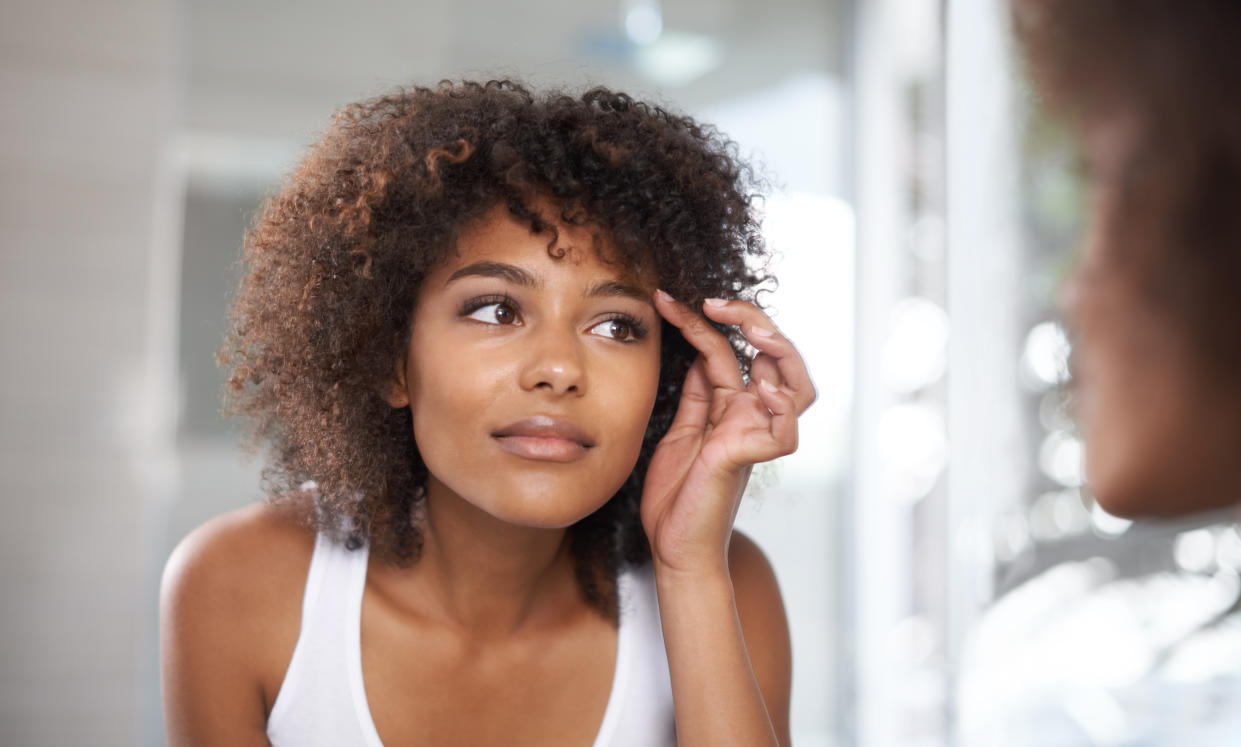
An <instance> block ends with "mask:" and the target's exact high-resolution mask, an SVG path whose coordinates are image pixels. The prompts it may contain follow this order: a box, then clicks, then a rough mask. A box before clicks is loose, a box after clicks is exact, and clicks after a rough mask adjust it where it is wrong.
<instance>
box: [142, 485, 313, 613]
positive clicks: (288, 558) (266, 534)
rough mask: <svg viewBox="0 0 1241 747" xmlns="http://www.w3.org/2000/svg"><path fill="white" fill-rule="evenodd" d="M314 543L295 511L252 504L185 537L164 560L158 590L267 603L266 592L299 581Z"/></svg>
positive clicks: (216, 519) (225, 515) (304, 573)
mask: <svg viewBox="0 0 1241 747" xmlns="http://www.w3.org/2000/svg"><path fill="white" fill-rule="evenodd" d="M314 544H315V533H314V529H313V528H312V527H311V526H310V525H309V523H308V522H306V521H305V520H304V519H302V517H301V516H300V514H299V512H298V511H297V509H296V508H295V507H293V506H289V505H283V504H273V503H258V504H253V505H250V506H246V507H244V508H239V509H237V510H235V511H230V512H229V513H226V514H222V515H220V516H217V517H215V518H213V519H211V520H210V521H208V522H206V523H205V524H203V525H201V526H199V527H198V528H197V529H195V530H194V531H192V532H190V533H189V534H188V535H186V536H185V538H184V539H182V540H181V541H180V542H179V543H178V544H177V547H176V548H175V549H174V550H173V551H172V554H171V555H170V556H169V558H168V563H167V565H166V566H165V568H164V580H163V585H164V588H165V590H171V589H170V587H175V589H178V590H182V591H193V592H196V593H206V592H212V593H218V594H223V595H226V596H228V597H230V598H232V601H234V602H241V601H244V600H245V599H246V598H247V597H254V598H255V599H256V600H258V599H263V598H269V597H270V594H269V592H273V591H276V590H277V589H284V588H286V587H287V586H289V585H291V584H290V582H294V581H297V582H299V584H300V581H304V579H305V577H306V572H307V570H308V568H309V566H310V558H311V555H312V554H313V553H314ZM299 584H292V585H299ZM255 592H261V593H258V594H256V593H255ZM298 596H299V597H300V589H299V590H298Z"/></svg>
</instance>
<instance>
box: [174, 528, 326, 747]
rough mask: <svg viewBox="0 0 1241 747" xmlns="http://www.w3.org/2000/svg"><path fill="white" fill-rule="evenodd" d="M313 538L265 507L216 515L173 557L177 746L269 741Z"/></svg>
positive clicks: (294, 635)
mask: <svg viewBox="0 0 1241 747" xmlns="http://www.w3.org/2000/svg"><path fill="white" fill-rule="evenodd" d="M312 548H313V544H312V540H308V539H307V538H306V536H305V533H303V532H301V531H300V530H299V529H297V528H296V527H294V526H293V525H291V523H290V522H288V521H285V520H282V519H281V518H280V517H279V516H277V515H276V512H275V511H274V510H273V509H271V508H270V507H267V506H253V507H249V508H245V509H241V510H239V511H235V512H233V513H231V514H226V515H224V516H221V517H218V518H216V519H213V520H212V521H210V522H208V523H206V524H204V525H203V526H201V527H199V528H198V529H196V530H194V531H193V532H191V533H190V534H189V535H188V536H187V537H186V538H185V539H183V540H182V541H181V543H180V544H179V545H178V546H177V548H176V550H174V551H173V553H172V556H171V557H170V558H169V559H168V564H167V566H165V568H164V577H163V583H162V585H161V588H160V669H161V673H162V678H163V694H164V718H165V730H166V733H167V736H168V743H169V744H170V745H239V746H240V747H246V745H267V744H268V742H267V712H268V710H269V709H270V707H271V701H272V700H273V699H274V698H275V690H276V689H278V688H279V685H280V679H281V678H282V677H283V673H284V668H285V667H287V666H288V662H289V659H290V658H291V657H292V653H293V647H294V646H295V645H296V641H297V631H298V626H299V623H300V609H301V604H300V603H301V592H302V589H303V588H304V586H305V578H306V571H307V569H308V567H309V563H310V553H311V552H312Z"/></svg>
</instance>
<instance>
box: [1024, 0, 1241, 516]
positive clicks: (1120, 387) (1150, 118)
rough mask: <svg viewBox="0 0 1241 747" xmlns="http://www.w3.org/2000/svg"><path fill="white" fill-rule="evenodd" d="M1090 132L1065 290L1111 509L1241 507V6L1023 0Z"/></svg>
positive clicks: (1031, 44)
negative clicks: (1081, 241)
mask: <svg viewBox="0 0 1241 747" xmlns="http://www.w3.org/2000/svg"><path fill="white" fill-rule="evenodd" d="M1014 7H1015V19H1016V25H1017V30H1018V32H1019V34H1020V36H1021V38H1022V40H1023V42H1024V43H1025V45H1026V49H1027V51H1028V53H1029V55H1030V58H1031V62H1032V69H1033V72H1034V77H1035V79H1036V81H1037V83H1038V84H1039V87H1040V89H1041V90H1042V92H1043V93H1044V94H1046V95H1047V97H1048V99H1049V100H1050V102H1051V103H1052V104H1053V105H1054V106H1055V107H1056V108H1057V109H1058V110H1059V111H1060V112H1062V113H1063V114H1065V115H1066V116H1067V117H1068V119H1069V120H1070V121H1071V122H1072V124H1073V125H1074V126H1075V128H1076V129H1077V131H1078V133H1079V134H1080V135H1081V143H1082V150H1083V153H1084V154H1085V157H1086V162H1087V164H1088V171H1089V176H1090V178H1089V185H1090V190H1091V201H1090V206H1089V208H1090V209H1089V216H1088V217H1089V232H1088V238H1087V241H1086V244H1085V248H1084V252H1083V256H1082V259H1081V261H1080V263H1079V265H1078V268H1077V272H1076V273H1075V274H1074V277H1073V279H1072V281H1071V282H1070V284H1069V287H1068V289H1067V292H1066V294H1065V301H1066V309H1065V310H1066V315H1067V316H1068V318H1069V322H1070V324H1071V327H1072V328H1073V331H1074V338H1075V340H1074V342H1075V344H1074V351H1073V354H1074V359H1075V360H1074V385H1075V386H1076V388H1077V399H1078V401H1079V407H1078V408H1077V409H1078V413H1077V414H1078V418H1079V421H1080V423H1081V424H1082V427H1083V430H1084V432H1085V437H1086V441H1087V447H1088V448H1087V452H1088V457H1087V473H1088V477H1089V482H1090V485H1091V488H1092V490H1093V492H1094V494H1095V496H1096V498H1097V499H1098V501H1099V503H1100V504H1101V505H1102V506H1103V507H1104V508H1106V509H1107V510H1108V511H1111V512H1113V513H1117V514H1125V515H1164V516H1168V515H1178V514H1186V513H1191V512H1194V511H1200V510H1205V509H1211V508H1221V507H1225V506H1230V505H1237V504H1238V503H1241V457H1239V456H1238V454H1241V385H1239V384H1238V378H1237V371H1238V370H1239V367H1241V293H1238V291H1237V288H1238V284H1241V97H1239V96H1238V95H1237V74H1236V72H1237V70H1239V69H1241V46H1239V45H1238V43H1237V40H1238V39H1239V38H1241V4H1239V3H1237V2H1235V0H1201V1H1200V2H1193V3H1168V2H1161V0H1089V2H1084V1H1079V0H1016V2H1015V4H1014Z"/></svg>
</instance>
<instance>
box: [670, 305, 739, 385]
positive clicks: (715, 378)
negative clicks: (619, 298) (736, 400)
mask: <svg viewBox="0 0 1241 747" xmlns="http://www.w3.org/2000/svg"><path fill="white" fill-rule="evenodd" d="M654 301H655V310H656V311H658V312H659V313H660V315H661V316H663V318H664V319H667V320H668V323H669V324H671V325H672V326H674V327H676V328H677V329H679V330H680V331H681V335H682V336H683V337H684V338H685V340H686V342H688V343H689V344H690V345H693V346H694V348H695V349H697V350H698V352H699V353H701V354H702V361H703V372H704V373H705V374H706V376H707V380H708V381H709V382H711V385H712V386H714V387H719V388H722V389H733V390H737V391H740V390H742V389H744V388H745V384H744V382H742V381H741V369H740V367H739V366H738V365H737V354H736V353H735V352H733V347H732V345H730V344H729V342H728V339H727V338H726V337H724V335H722V334H720V333H719V331H717V330H716V329H715V328H714V327H712V326H711V325H710V323H708V322H707V320H706V319H704V318H703V317H701V316H699V315H698V314H695V313H694V312H693V311H691V310H690V309H689V307H687V306H686V305H685V304H683V303H681V302H679V301H677V300H676V299H674V298H673V297H672V296H669V295H668V294H667V293H665V292H663V291H660V290H657V291H655V296H654Z"/></svg>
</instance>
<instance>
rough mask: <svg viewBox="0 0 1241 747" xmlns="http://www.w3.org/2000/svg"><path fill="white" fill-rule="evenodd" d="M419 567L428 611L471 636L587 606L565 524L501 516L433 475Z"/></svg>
mask: <svg viewBox="0 0 1241 747" xmlns="http://www.w3.org/2000/svg"><path fill="white" fill-rule="evenodd" d="M425 505H426V513H425V515H424V518H425V521H424V522H423V547H422V553H421V555H420V556H419V559H418V562H417V563H415V564H414V566H413V567H412V568H411V569H410V570H411V574H410V576H411V580H412V579H413V578H414V577H417V579H419V580H420V581H421V583H420V584H419V586H420V587H421V589H422V592H423V594H420V595H419V596H423V595H425V596H424V599H425V602H426V603H427V611H428V612H430V613H431V614H434V615H436V616H437V617H442V619H443V620H444V621H445V622H447V623H449V624H453V625H455V626H459V627H461V628H464V629H467V630H469V631H470V632H471V634H474V635H478V636H481V637H486V636H489V635H501V636H502V635H509V634H511V633H512V632H514V631H516V630H519V629H521V628H522V627H525V626H528V625H531V624H538V623H540V622H541V621H543V620H546V619H555V618H560V619H563V614H564V613H565V612H567V611H568V610H569V609H570V608H571V607H572V606H574V605H575V604H580V599H579V596H578V591H577V584H576V581H575V577H574V572H573V570H574V567H573V557H572V554H571V553H570V552H569V546H568V541H567V532H566V530H565V529H541V528H535V527H524V526H518V525H515V524H509V523H507V522H504V521H501V520H500V519H497V518H496V517H494V516H492V515H491V514H489V513H487V512H485V511H483V510H482V509H480V508H478V507H477V506H475V505H473V504H472V503H470V502H469V501H467V500H464V499H462V498H461V497H460V496H457V495H455V494H454V493H453V492H452V491H451V490H449V489H448V488H447V487H445V486H444V485H443V484H441V483H438V482H437V481H435V480H434V478H432V479H431V480H430V481H429V484H428V486H427V499H426V504H425Z"/></svg>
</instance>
